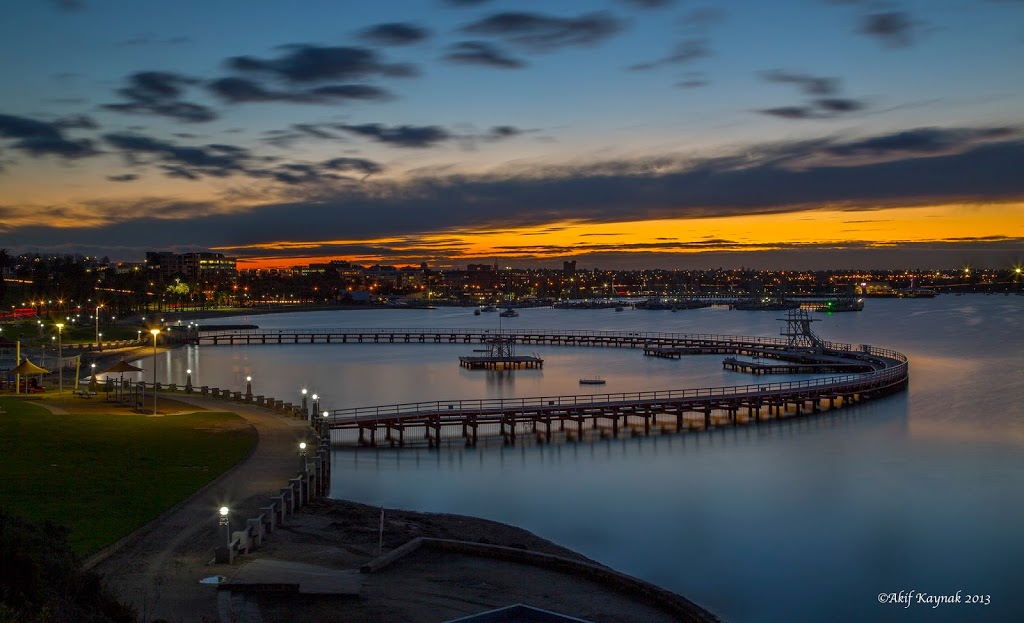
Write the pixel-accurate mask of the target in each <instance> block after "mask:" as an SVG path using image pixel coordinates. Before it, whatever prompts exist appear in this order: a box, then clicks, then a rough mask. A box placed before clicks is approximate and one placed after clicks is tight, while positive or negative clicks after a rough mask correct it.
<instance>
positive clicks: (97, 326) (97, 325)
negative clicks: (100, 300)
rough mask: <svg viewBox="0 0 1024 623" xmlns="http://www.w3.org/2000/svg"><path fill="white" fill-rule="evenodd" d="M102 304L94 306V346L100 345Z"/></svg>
mask: <svg viewBox="0 0 1024 623" xmlns="http://www.w3.org/2000/svg"><path fill="white" fill-rule="evenodd" d="M101 307H103V306H102V305H97V306H96V348H99V347H100V308H101Z"/></svg>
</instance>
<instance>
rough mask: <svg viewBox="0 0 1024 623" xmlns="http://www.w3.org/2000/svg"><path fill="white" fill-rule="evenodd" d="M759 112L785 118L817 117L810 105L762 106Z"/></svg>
mask: <svg viewBox="0 0 1024 623" xmlns="http://www.w3.org/2000/svg"><path fill="white" fill-rule="evenodd" d="M757 112H759V113H761V114H764V115H771V116H772V117H781V118H783V119H815V118H816V116H817V115H816V113H815V111H814V109H813V108H810V107H808V106H777V107H775V108H762V109H760V110H758V111H757Z"/></svg>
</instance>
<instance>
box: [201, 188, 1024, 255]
mask: <svg viewBox="0 0 1024 623" xmlns="http://www.w3.org/2000/svg"><path fill="white" fill-rule="evenodd" d="M1012 238H1024V204H979V205H961V204H956V205H943V206H929V207H897V208H881V209H876V210H866V211H847V210H834V209H823V210H813V211H804V212H786V213H780V214H762V215H751V216H731V217H710V218H697V219H659V220H649V221H624V222H615V223H590V222H578V221H561V222H554V223H547V224H544V225H537V226H530V227H520V228H501V229H500V230H487V229H482V230H469V231H445V232H432V233H426V234H422V235H418V236H412V235H411V236H404V237H395V236H391V237H387V238H379V239H369V240H367V239H361V240H355V239H340V240H319V241H278V242H267V243H263V244H257V245H246V246H230V247H218V248H217V249H215V250H217V251H221V252H224V253H227V254H233V255H238V256H239V260H238V266H239V268H285V267H291V266H296V265H304V264H309V263H318V262H327V261H330V260H335V259H337V260H345V261H349V262H353V263H355V264H377V263H383V264H398V265H408V264H413V265H415V264H418V263H419V262H420V261H422V260H423V259H428V260H429V259H430V258H431V257H433V256H437V257H444V258H446V259H447V260H448V261H449V262H450V263H452V264H457V263H459V262H474V261H480V260H484V259H486V260H493V259H494V258H496V257H501V258H504V259H516V258H520V259H546V258H552V259H553V258H560V257H565V256H567V255H583V254H587V253H598V252H619V253H629V252H651V253H678V254H692V253H703V252H751V251H773V250H784V249H792V248H802V247H803V248H809V247H824V248H842V247H846V246H851V245H856V246H868V247H892V246H896V245H899V244H904V243H907V244H913V243H937V244H941V243H950V242H965V241H971V240H977V241H978V242H979V243H985V242H990V241H994V240H1002V239H1012ZM349 245H352V246H356V245H359V246H366V245H370V246H378V247H386V248H388V249H389V250H391V251H392V252H393V255H388V256H385V255H344V254H341V253H332V252H331V251H332V250H335V249H338V248H343V247H345V246H349ZM318 249H320V250H322V251H323V253H322V254H318V253H317V252H316V251H317V250H318ZM273 251H286V252H287V251H295V252H296V253H295V254H294V255H291V254H289V255H287V256H284V255H269V254H267V252H273ZM406 254H407V255H406ZM403 255H406V258H405V259H399V258H403ZM416 258H421V259H416ZM432 263H433V262H432Z"/></svg>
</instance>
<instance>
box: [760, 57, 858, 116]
mask: <svg viewBox="0 0 1024 623" xmlns="http://www.w3.org/2000/svg"><path fill="white" fill-rule="evenodd" d="M760 76H761V78H763V79H764V80H766V81H768V82H774V83H778V84H791V85H794V86H796V87H797V88H798V89H800V91H802V92H803V93H804V94H805V95H807V96H809V97H810V99H809V100H808V102H807V103H805V104H803V105H798V106H779V107H774V108H765V109H761V110H759V111H758V112H760V113H762V114H765V115H771V116H773V117H780V118H782V119H830V118H833V117H838V116H839V115H843V114H848V113H853V112H857V111H859V110H863V109H864V108H866V107H867V106H866V104H865V103H864V102H862V101H859V100H856V99H851V98H847V97H839V93H840V91H841V89H840V81H839V79H838V78H832V77H825V76H812V75H810V74H804V73H799V72H791V71H785V70H782V69H771V70H767V71H762V72H761V73H760Z"/></svg>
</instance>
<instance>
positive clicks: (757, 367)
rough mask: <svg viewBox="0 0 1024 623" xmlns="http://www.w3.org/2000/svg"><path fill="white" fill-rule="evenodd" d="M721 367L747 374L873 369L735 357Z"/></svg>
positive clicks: (864, 366)
mask: <svg viewBox="0 0 1024 623" xmlns="http://www.w3.org/2000/svg"><path fill="white" fill-rule="evenodd" d="M722 367H723V368H725V369H726V370H732V371H733V372H746V373H747V374H821V373H823V372H870V371H871V370H872V369H873V368H872V366H871V365H870V364H868V363H865V362H860V363H841V362H835V361H823V362H819V363H775V362H773V363H761V362H759V361H742V360H740V359H736V358H735V357H726V358H725V359H723V360H722Z"/></svg>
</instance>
